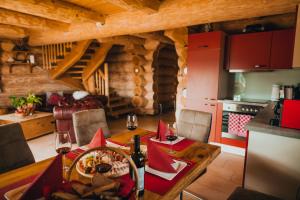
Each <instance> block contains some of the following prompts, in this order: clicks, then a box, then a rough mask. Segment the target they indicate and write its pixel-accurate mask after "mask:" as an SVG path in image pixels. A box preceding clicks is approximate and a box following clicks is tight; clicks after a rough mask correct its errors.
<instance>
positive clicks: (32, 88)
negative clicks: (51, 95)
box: [0, 41, 74, 107]
mask: <svg viewBox="0 0 300 200" xmlns="http://www.w3.org/2000/svg"><path fill="white" fill-rule="evenodd" d="M11 44H13V43H11ZM0 46H1V49H0V53H1V54H0V55H1V63H0V78H1V79H0V86H1V92H0V107H6V106H10V100H9V98H8V97H9V96H12V95H16V96H24V95H27V94H28V93H29V92H31V93H35V94H42V93H45V92H58V91H68V92H70V91H73V90H74V89H73V88H70V87H68V86H65V85H64V84H62V83H61V82H58V81H55V80H52V79H51V78H50V77H49V74H48V71H46V70H44V69H42V67H40V66H42V64H41V54H40V52H39V49H31V51H32V52H34V54H35V58H36V61H37V66H34V67H33V68H32V72H30V69H29V66H28V65H14V66H13V67H11V72H10V70H9V66H8V65H7V64H6V62H7V61H8V60H7V59H8V58H11V57H14V53H13V52H12V49H13V47H14V45H12V46H11V47H9V46H10V45H8V43H7V41H5V44H3V43H1V42H0ZM8 55H9V56H8Z"/></svg>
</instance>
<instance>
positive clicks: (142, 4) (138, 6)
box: [107, 0, 160, 13]
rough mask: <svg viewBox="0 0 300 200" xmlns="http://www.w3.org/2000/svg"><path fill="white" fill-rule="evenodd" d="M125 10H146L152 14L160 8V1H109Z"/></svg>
mask: <svg viewBox="0 0 300 200" xmlns="http://www.w3.org/2000/svg"><path fill="white" fill-rule="evenodd" d="M107 1H108V2H109V3H112V4H114V5H117V6H119V7H121V8H123V9H125V10H145V11H148V12H150V13H152V12H156V11H157V10H158V8H159V6H160V1H158V0H107Z"/></svg>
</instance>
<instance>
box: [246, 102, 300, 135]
mask: <svg viewBox="0 0 300 200" xmlns="http://www.w3.org/2000/svg"><path fill="white" fill-rule="evenodd" d="M273 107H274V103H273V102H269V103H268V105H267V106H266V107H265V108H264V109H263V110H262V111H260V112H259V113H258V114H257V115H256V116H255V117H254V119H253V120H251V121H250V122H249V123H248V124H247V125H246V129H248V130H249V131H250V132H251V131H255V132H257V133H258V134H259V133H260V132H261V133H266V134H272V135H279V136H284V137H290V138H297V139H300V130H296V129H289V128H282V127H277V126H271V125H270V124H269V122H270V119H272V118H273V117H274V110H273Z"/></svg>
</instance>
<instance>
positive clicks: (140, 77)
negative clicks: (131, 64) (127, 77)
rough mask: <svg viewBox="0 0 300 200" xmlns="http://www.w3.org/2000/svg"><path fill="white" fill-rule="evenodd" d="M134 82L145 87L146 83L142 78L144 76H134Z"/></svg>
mask: <svg viewBox="0 0 300 200" xmlns="http://www.w3.org/2000/svg"><path fill="white" fill-rule="evenodd" d="M133 80H134V83H135V84H136V85H139V86H143V85H145V83H146V81H145V79H144V77H142V76H134V78H133Z"/></svg>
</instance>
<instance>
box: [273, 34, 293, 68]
mask: <svg viewBox="0 0 300 200" xmlns="http://www.w3.org/2000/svg"><path fill="white" fill-rule="evenodd" d="M294 42H295V29H287V30H279V31H273V37H272V48H271V58H270V68H272V69H291V68H292V64H293V53H294Z"/></svg>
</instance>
